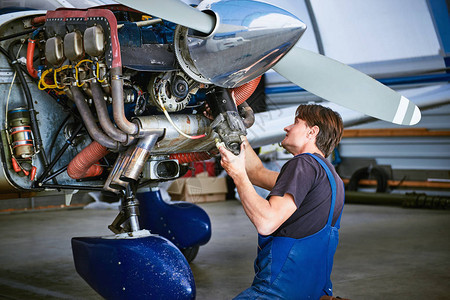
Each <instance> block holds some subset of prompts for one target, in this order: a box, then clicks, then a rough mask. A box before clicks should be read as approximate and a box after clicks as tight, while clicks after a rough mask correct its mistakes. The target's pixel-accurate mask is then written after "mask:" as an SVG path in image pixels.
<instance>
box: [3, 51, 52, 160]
mask: <svg viewBox="0 0 450 300" xmlns="http://www.w3.org/2000/svg"><path fill="white" fill-rule="evenodd" d="M0 52H2V53H3V54H4V55H5V56H6V58H7V59H8V60H9V62H10V64H11V66H12V67H13V69H14V70H15V71H16V73H17V75H18V77H19V81H20V83H21V86H22V89H23V92H24V94H25V98H26V101H27V106H28V111H29V112H30V122H31V130H32V131H33V136H34V140H35V145H36V149H37V150H38V151H40V150H42V151H40V153H41V156H42V160H43V162H44V166H45V167H46V168H47V167H48V161H47V156H46V154H45V150H44V147H43V144H42V138H41V133H40V131H39V126H38V123H37V120H36V111H35V109H34V105H33V98H32V96H31V92H30V88H29V87H28V84H27V82H26V80H25V76H24V75H23V72H22V69H21V68H20V64H19V63H18V62H17V61H16V60H14V55H11V54H10V53H8V51H6V50H5V49H4V48H3V47H0Z"/></svg>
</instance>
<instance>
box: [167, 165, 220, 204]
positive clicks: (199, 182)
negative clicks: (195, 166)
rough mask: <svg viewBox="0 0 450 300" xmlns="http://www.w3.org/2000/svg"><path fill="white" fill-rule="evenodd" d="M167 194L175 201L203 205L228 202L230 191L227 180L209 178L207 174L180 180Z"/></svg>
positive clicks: (173, 184) (172, 185) (176, 181)
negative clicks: (227, 197)
mask: <svg viewBox="0 0 450 300" xmlns="http://www.w3.org/2000/svg"><path fill="white" fill-rule="evenodd" d="M205 174H206V175H205ZM167 192H168V193H169V195H170V196H171V197H172V200H175V201H188V202H192V203H202V202H214V201H224V200H226V194H227V192H228V189H227V182H226V179H225V178H223V177H208V176H207V173H206V172H205V173H201V174H199V175H197V177H187V178H186V177H183V178H178V179H177V180H175V181H174V182H173V183H172V184H171V185H170V186H169V188H168V189H167Z"/></svg>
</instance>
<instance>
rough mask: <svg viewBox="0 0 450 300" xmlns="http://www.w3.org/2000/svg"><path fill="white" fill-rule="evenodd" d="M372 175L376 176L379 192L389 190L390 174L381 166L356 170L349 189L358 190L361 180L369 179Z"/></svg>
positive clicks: (348, 186)
mask: <svg viewBox="0 0 450 300" xmlns="http://www.w3.org/2000/svg"><path fill="white" fill-rule="evenodd" d="M370 177H374V178H375V180H376V181H377V193H385V192H386V191H387V188H388V182H387V181H388V175H387V174H386V172H385V171H384V170H383V169H382V168H379V167H364V168H361V169H358V170H356V171H355V172H354V173H353V174H352V177H351V178H350V182H349V183H348V185H347V190H348V191H357V190H358V182H359V180H361V179H368V178H370Z"/></svg>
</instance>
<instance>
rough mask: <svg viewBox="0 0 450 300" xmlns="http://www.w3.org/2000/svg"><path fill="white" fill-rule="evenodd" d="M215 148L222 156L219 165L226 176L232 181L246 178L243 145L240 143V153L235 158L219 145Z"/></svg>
mask: <svg viewBox="0 0 450 300" xmlns="http://www.w3.org/2000/svg"><path fill="white" fill-rule="evenodd" d="M217 146H218V148H219V152H220V154H221V155H222V159H221V161H220V164H221V165H222V167H223V168H224V169H225V171H226V172H227V173H228V175H230V176H231V178H233V180H234V181H236V180H240V179H243V178H245V177H246V176H247V173H246V171H245V144H244V143H241V153H239V155H237V156H236V155H234V154H233V153H232V152H231V151H229V150H227V149H226V147H225V146H223V145H221V144H220V143H219V144H218V145H217Z"/></svg>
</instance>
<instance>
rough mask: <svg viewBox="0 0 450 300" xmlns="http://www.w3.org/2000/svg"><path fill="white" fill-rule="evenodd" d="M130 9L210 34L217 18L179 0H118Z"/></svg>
mask: <svg viewBox="0 0 450 300" xmlns="http://www.w3.org/2000/svg"><path fill="white" fill-rule="evenodd" d="M116 2H119V3H122V4H123V5H126V6H128V7H131V8H134V9H136V10H139V11H142V12H146V13H148V14H150V15H152V16H156V17H159V18H161V19H164V20H167V21H170V22H173V23H176V24H179V25H182V26H184V27H188V28H192V29H195V30H198V31H200V32H203V33H206V34H209V33H210V32H211V31H212V30H213V29H214V25H215V22H216V21H215V18H214V17H213V16H210V15H208V14H205V13H203V12H201V11H199V10H197V9H195V8H193V7H192V6H189V5H187V4H186V3H184V2H182V1H179V0H117V1H116Z"/></svg>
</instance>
